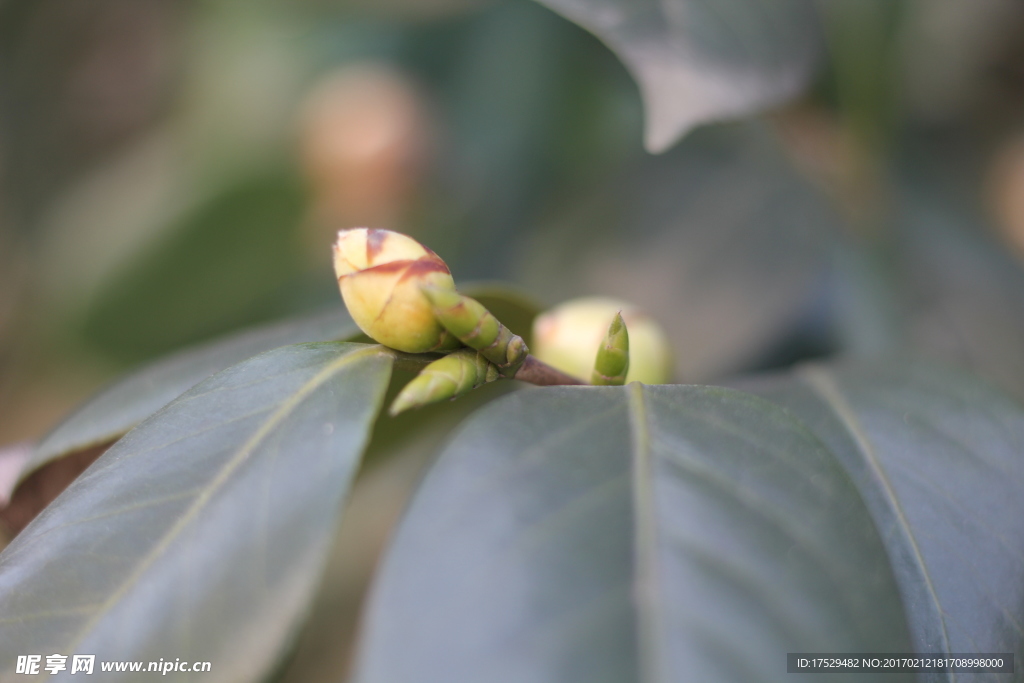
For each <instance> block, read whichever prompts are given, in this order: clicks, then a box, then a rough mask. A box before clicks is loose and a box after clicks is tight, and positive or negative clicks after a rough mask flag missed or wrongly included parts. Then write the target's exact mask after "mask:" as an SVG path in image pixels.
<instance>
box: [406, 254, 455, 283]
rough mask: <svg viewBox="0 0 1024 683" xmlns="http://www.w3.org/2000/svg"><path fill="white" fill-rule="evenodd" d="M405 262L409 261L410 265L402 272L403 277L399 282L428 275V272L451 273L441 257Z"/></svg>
mask: <svg viewBox="0 0 1024 683" xmlns="http://www.w3.org/2000/svg"><path fill="white" fill-rule="evenodd" d="M405 263H408V264H409V267H408V268H406V270H405V272H404V273H402V277H401V278H399V280H398V281H399V282H404V281H405V280H408V279H409V278H411V277H417V276H419V275H426V274H427V273H447V274H449V275H451V271H450V270H448V266H446V265H445V264H444V261H442V260H441V259H438V260H436V261H435V260H434V259H426V258H420V259H416V260H415V261H406V262H405Z"/></svg>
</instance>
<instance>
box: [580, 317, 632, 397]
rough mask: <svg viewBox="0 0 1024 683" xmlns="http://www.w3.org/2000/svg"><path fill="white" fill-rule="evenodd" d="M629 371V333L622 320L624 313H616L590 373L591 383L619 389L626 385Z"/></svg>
mask: <svg viewBox="0 0 1024 683" xmlns="http://www.w3.org/2000/svg"><path fill="white" fill-rule="evenodd" d="M628 371H629V332H628V331H627V330H626V323H625V322H624V321H623V320H622V313H621V312H619V313H616V314H615V317H614V318H612V324H611V325H609V326H608V334H606V335H605V336H604V342H602V344H601V347H600V348H599V349H598V350H597V359H596V360H595V361H594V371H593V372H592V373H590V383H591V384H596V385H599V386H612V387H619V386H622V385H623V384H625V383H626V373H627V372H628Z"/></svg>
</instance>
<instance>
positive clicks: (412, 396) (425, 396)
mask: <svg viewBox="0 0 1024 683" xmlns="http://www.w3.org/2000/svg"><path fill="white" fill-rule="evenodd" d="M499 377H500V375H499V374H498V369H497V368H495V367H494V366H493V365H491V363H489V362H488V361H487V359H486V358H484V357H483V356H482V355H481V354H479V353H477V352H476V351H473V350H472V349H460V350H458V351H455V352H453V353H450V354H448V355H447V356H445V357H444V358H439V359H438V360H435V361H434V362H433V363H431V364H430V365H428V366H427V367H425V368H423V370H422V371H421V372H420V374H418V375H417V376H416V378H415V379H413V380H412V381H411V382H409V383H408V384H406V385H405V388H404V389H402V391H401V392H399V394H398V396H397V397H395V401H394V403H392V404H391V408H390V409H389V410H388V413H390V414H391V415H392V416H395V415H398V414H399V413H402V412H405V411H406V410H409V409H410V408H421V407H423V406H425V405H429V404H431V403H437V402H438V401H442V400H444V399H446V398H455V397H457V396H461V395H463V394H465V393H467V392H469V391H471V390H473V389H475V388H476V387H478V386H480V385H482V384H486V383H488V382H493V381H494V380H496V379H498V378H499Z"/></svg>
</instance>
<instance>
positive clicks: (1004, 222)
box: [989, 135, 1024, 259]
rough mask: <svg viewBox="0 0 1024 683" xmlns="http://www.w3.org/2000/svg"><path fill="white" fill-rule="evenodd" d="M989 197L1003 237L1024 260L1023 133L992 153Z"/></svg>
mask: <svg viewBox="0 0 1024 683" xmlns="http://www.w3.org/2000/svg"><path fill="white" fill-rule="evenodd" d="M989 200H990V202H991V208H992V213H993V214H994V215H993V218H994V219H995V222H996V227H997V228H998V229H999V232H1000V234H1001V236H1002V238H1003V240H1004V241H1005V242H1006V244H1007V245H1008V246H1009V247H1010V248H1011V249H1012V251H1014V252H1015V253H1016V255H1017V257H1018V258H1020V259H1024V135H1019V136H1018V137H1017V138H1015V139H1012V140H1010V141H1009V142H1007V143H1006V144H1005V145H1004V146H1003V147H1002V149H1000V150H999V152H998V154H997V155H996V158H995V162H994V163H993V166H992V171H991V174H990V177H989Z"/></svg>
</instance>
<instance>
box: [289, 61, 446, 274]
mask: <svg viewBox="0 0 1024 683" xmlns="http://www.w3.org/2000/svg"><path fill="white" fill-rule="evenodd" d="M430 138H431V134H430V124H429V121H428V117H427V114H426V112H425V107H424V105H423V103H422V101H421V97H420V95H419V93H418V92H417V91H416V88H415V87H414V86H413V84H412V83H411V81H410V80H409V79H408V78H406V77H405V76H404V75H403V74H402V73H400V72H398V71H397V70H395V69H394V68H392V67H389V66H386V65H384V64H379V63H360V64H356V65H352V66H345V67H342V68H340V69H337V70H335V71H334V72H332V73H331V74H329V75H328V76H327V77H325V78H324V79H323V80H322V81H321V82H320V83H319V84H318V85H317V86H316V87H315V88H314V89H313V90H312V92H311V93H310V94H309V96H308V98H307V100H306V102H305V105H304V107H303V110H302V114H301V120H300V141H299V144H300V155H301V161H302V166H303V171H304V172H305V175H306V177H307V180H308V182H309V184H310V187H311V190H312V195H313V196H312V201H313V206H312V211H313V220H312V222H311V226H310V230H311V235H310V238H311V239H309V242H310V246H311V248H313V249H314V250H315V253H316V254H317V256H318V257H321V258H322V256H321V254H322V251H321V249H322V247H323V245H324V244H326V243H328V242H329V241H330V238H329V237H328V235H329V234H331V233H333V231H334V230H336V229H337V228H338V226H339V225H395V224H397V223H398V222H399V220H400V217H401V215H402V213H403V212H404V211H405V210H406V209H407V208H408V205H409V203H410V200H411V198H412V196H413V194H414V190H415V189H416V185H417V182H418V179H419V177H420V175H421V170H422V168H423V165H424V163H425V160H426V157H427V155H428V150H429V147H430Z"/></svg>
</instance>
